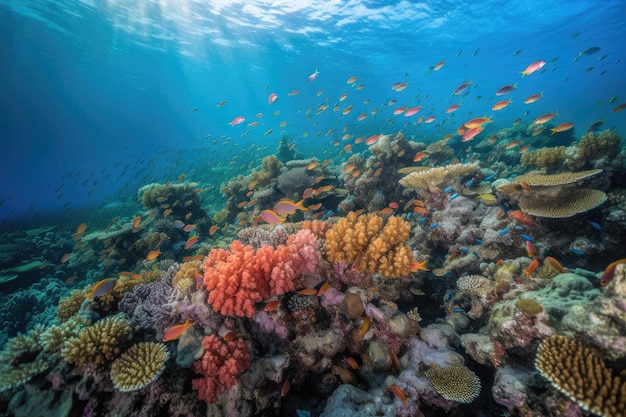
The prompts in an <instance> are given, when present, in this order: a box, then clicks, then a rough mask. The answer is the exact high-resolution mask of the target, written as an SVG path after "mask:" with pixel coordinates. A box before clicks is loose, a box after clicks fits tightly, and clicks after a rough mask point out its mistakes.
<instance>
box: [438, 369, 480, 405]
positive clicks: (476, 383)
mask: <svg viewBox="0 0 626 417" xmlns="http://www.w3.org/2000/svg"><path fill="white" fill-rule="evenodd" d="M426 376H427V377H428V380H429V381H430V383H431V384H433V387H435V389H436V390H437V392H438V393H439V394H441V396H442V397H443V398H445V399H446V400H451V401H458V402H461V403H471V402H472V401H474V400H475V399H476V397H478V394H480V379H478V377H477V376H476V374H475V373H474V372H472V370H471V369H469V368H468V367H467V366H465V365H449V366H444V367H442V368H440V367H439V366H436V365H435V366H431V367H430V369H428V370H427V371H426Z"/></svg>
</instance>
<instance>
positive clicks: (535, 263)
mask: <svg viewBox="0 0 626 417" xmlns="http://www.w3.org/2000/svg"><path fill="white" fill-rule="evenodd" d="M538 266H539V260H538V259H537V258H535V259H533V261H532V262H531V263H530V265H528V268H527V269H526V270H525V271H524V274H525V275H526V279H528V278H529V277H530V275H531V274H532V273H533V272H535V269H537V267H538Z"/></svg>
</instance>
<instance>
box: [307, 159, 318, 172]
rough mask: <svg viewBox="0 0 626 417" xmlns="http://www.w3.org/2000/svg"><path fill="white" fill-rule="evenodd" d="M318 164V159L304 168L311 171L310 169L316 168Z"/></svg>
mask: <svg viewBox="0 0 626 417" xmlns="http://www.w3.org/2000/svg"><path fill="white" fill-rule="evenodd" d="M317 164H318V162H317V161H313V162H311V163H310V164H309V165H307V166H306V167H305V168H304V169H305V170H307V171H310V170H312V169H314V168H315V167H316V166H317Z"/></svg>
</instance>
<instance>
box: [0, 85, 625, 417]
mask: <svg viewBox="0 0 626 417" xmlns="http://www.w3.org/2000/svg"><path fill="white" fill-rule="evenodd" d="M314 75H315V74H314ZM314 75H313V76H314ZM501 105H502V106H504V105H506V103H502V104H501ZM233 123H235V122H233ZM528 129H530V130H532V129H533V127H532V126H524V125H523V124H520V125H518V126H515V127H514V128H510V129H505V130H503V131H500V132H498V133H497V135H498V137H499V140H500V141H502V142H503V143H508V142H511V141H514V140H515V138H516V137H518V136H519V135H527V134H529V133H527V130H528ZM530 130H528V132H530ZM553 130H554V129H553ZM563 130H568V133H567V134H570V135H571V134H572V131H571V130H569V129H565V128H563ZM287 142H288V139H286V140H285V142H284V143H285V144H286V143H287ZM366 143H367V146H368V148H367V151H364V152H363V153H360V154H353V155H352V156H350V157H349V158H344V159H343V160H325V161H318V160H317V159H315V158H311V159H297V158H295V156H294V153H293V147H292V146H290V147H289V148H288V149H287V148H286V147H281V148H280V149H279V152H278V153H277V154H276V155H270V156H267V157H265V158H264V159H263V161H262V164H261V165H260V166H258V167H257V168H256V169H254V170H253V171H252V172H251V173H249V174H248V175H245V176H244V175H240V176H237V177H235V178H231V179H230V180H228V181H226V182H225V183H223V184H222V189H221V191H222V194H223V198H224V206H223V208H222V209H221V210H219V211H211V210H213V208H212V207H211V206H208V205H207V204H206V202H205V201H203V199H202V194H201V185H199V184H195V183H192V182H188V181H186V180H185V178H180V179H179V181H178V182H175V181H174V182H171V183H166V184H150V185H147V186H145V187H143V188H141V189H140V190H139V193H138V198H139V200H140V201H141V203H142V205H143V209H141V210H140V211H138V212H136V213H134V215H132V216H128V217H120V218H117V219H113V220H112V221H111V222H110V224H109V225H108V226H107V227H105V228H94V227H91V226H90V225H89V224H81V225H80V226H79V227H78V229H77V230H76V232H75V233H68V232H67V231H66V232H63V233H65V234H64V235H63V236H62V237H61V243H60V244H59V245H58V246H57V245H55V244H54V242H53V241H52V240H50V239H49V238H48V237H45V238H44V237H42V236H40V235H38V234H36V233H35V234H34V237H31V238H32V239H38V242H40V245H39V246H41V247H45V248H46V253H47V256H48V257H55V258H56V259H62V262H61V264H62V265H63V268H65V269H66V270H68V271H71V273H72V274H74V277H73V278H72V279H68V280H67V282H66V283H63V282H61V281H60V280H59V279H57V278H54V277H46V278H44V279H42V280H41V281H39V282H38V283H37V284H35V285H33V286H32V287H31V288H30V289H28V290H24V289H22V290H19V291H15V292H14V294H13V295H12V296H11V298H10V299H9V301H8V302H7V303H5V305H4V306H2V307H0V308H3V309H4V310H6V311H5V313H3V314H4V317H7V324H6V326H5V327H4V328H3V329H4V330H3V338H4V339H3V340H4V342H5V343H3V345H4V347H3V350H2V352H1V353H0V358H1V359H2V360H1V361H0V376H1V378H0V409H1V410H2V412H4V413H7V414H8V415H15V416H35V415H44V414H43V413H45V414H46V415H55V416H121V415H123V416H146V415H154V416H157V415H167V416H192V415H196V416H200V415H202V416H204V415H210V416H260V415H263V416H270V415H292V416H325V417H331V416H347V415H359V416H429V415H437V416H441V415H450V416H461V415H478V414H479V413H482V415H511V416H524V417H539V416H556V415H558V416H572V417H573V416H582V415H585V413H587V412H589V413H591V414H593V415H597V416H602V417H625V416H626V373H625V372H624V371H623V368H624V361H625V360H626V259H622V257H623V253H624V252H623V247H624V244H625V243H626V242H625V241H624V236H625V235H626V203H625V201H626V197H625V196H626V191H625V190H624V188H620V187H623V186H624V183H623V177H624V175H625V169H624V166H625V165H624V157H625V155H626V153H625V152H624V151H623V150H621V148H620V146H621V141H620V138H619V137H618V136H616V135H615V134H614V133H612V132H611V131H604V132H601V133H597V134H596V133H593V132H592V133H587V134H585V135H584V136H582V137H581V138H580V140H579V141H575V142H573V144H572V145H570V146H568V147H565V146H556V147H544V148H539V149H536V150H533V151H528V152H524V153H522V154H520V153H519V152H516V151H515V150H513V149H512V148H514V147H513V146H511V147H509V146H503V147H500V148H498V150H497V151H496V154H497V155H495V156H492V158H495V159H494V160H493V161H490V163H489V164H486V163H484V162H483V160H482V158H481V157H480V156H471V155H469V156H468V159H467V160H466V161H461V160H453V159H452V158H453V156H454V154H455V151H454V150H453V149H452V148H451V145H450V144H449V143H448V142H447V141H446V140H443V141H439V142H435V143H432V144H425V143H420V142H414V141H410V140H407V139H406V138H405V137H404V136H403V135H402V133H397V134H393V135H375V136H372V137H371V138H369V139H367V141H366ZM485 143H487V141H485ZM485 146H487V145H485ZM476 148H477V149H478V150H480V149H481V145H480V144H479V145H477V147H476ZM492 155H494V154H492ZM607 190H611V191H610V192H608V193H607ZM46 239H47V240H46ZM46 242H48V243H46ZM63 242H65V243H63ZM67 242H69V243H67ZM68 244H69V245H72V249H71V250H70V251H67V249H66V248H67V246H68ZM599 253H603V254H604V255H603V256H604V257H603V259H602V260H600V259H597V258H594V256H595V255H597V254H599ZM620 254H621V256H620ZM606 257H610V258H611V259H610V260H609V261H607V262H605V259H606ZM611 261H615V262H612V263H611ZM38 266H40V264H38V265H36V267H38ZM26 318H30V319H26ZM24 320H29V323H30V324H28V323H25V322H24ZM33 323H38V324H33ZM42 410H43V411H42Z"/></svg>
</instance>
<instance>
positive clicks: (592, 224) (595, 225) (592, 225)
mask: <svg viewBox="0 0 626 417" xmlns="http://www.w3.org/2000/svg"><path fill="white" fill-rule="evenodd" d="M587 223H589V224H590V225H591V227H593V228H594V229H596V230H602V227H601V226H600V225H599V224H598V223H596V222H592V221H591V220H587Z"/></svg>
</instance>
